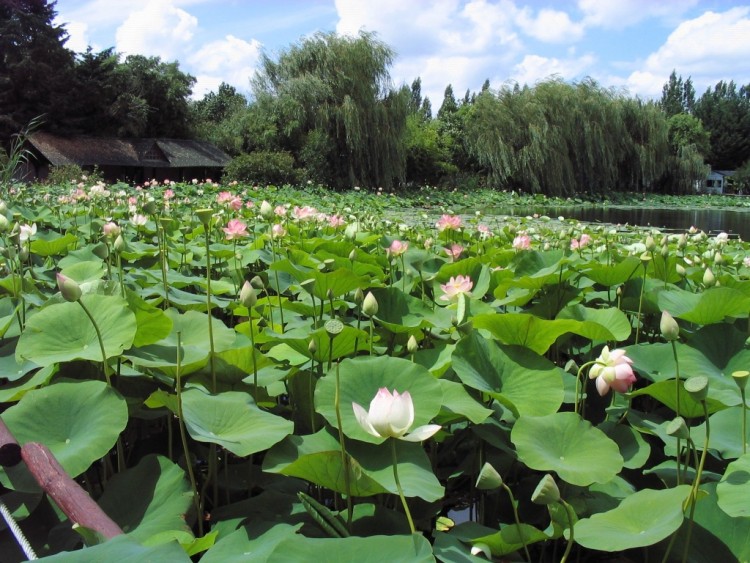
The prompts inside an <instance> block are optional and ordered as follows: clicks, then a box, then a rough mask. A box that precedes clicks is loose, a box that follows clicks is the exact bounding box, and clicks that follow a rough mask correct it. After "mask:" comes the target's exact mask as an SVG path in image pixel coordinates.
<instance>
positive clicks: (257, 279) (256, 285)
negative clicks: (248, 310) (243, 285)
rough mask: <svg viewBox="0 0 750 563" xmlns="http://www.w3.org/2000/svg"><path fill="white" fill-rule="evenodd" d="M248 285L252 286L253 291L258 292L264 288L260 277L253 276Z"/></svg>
mask: <svg viewBox="0 0 750 563" xmlns="http://www.w3.org/2000/svg"><path fill="white" fill-rule="evenodd" d="M250 285H252V286H253V289H257V290H258V291H262V290H263V288H265V284H264V283H263V278H261V277H260V276H253V279H251V280H250Z"/></svg>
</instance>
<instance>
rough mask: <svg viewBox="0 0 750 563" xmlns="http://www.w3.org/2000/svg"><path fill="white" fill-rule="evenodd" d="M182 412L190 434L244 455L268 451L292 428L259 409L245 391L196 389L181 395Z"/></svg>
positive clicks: (197, 438)
mask: <svg viewBox="0 0 750 563" xmlns="http://www.w3.org/2000/svg"><path fill="white" fill-rule="evenodd" d="M182 414H183V416H184V419H185V426H186V427H187V430H188V432H189V433H190V436H191V437H192V438H193V439H194V440H198V441H199V442H209V443H213V444H218V445H220V446H222V447H224V448H226V449H227V450H229V451H230V452H232V453H233V454H235V455H238V456H241V457H244V456H247V455H250V454H252V453H255V452H260V451H263V450H267V449H268V448H270V447H271V446H273V445H274V444H275V443H277V442H279V441H281V440H282V439H284V437H285V436H287V435H288V434H291V433H292V432H293V431H294V424H293V423H292V422H291V421H289V420H286V419H284V418H281V417H280V416H276V415H274V414H271V413H268V412H266V411H262V410H260V409H259V408H258V407H257V406H256V405H255V402H254V401H253V399H252V397H251V396H250V395H248V394H247V393H241V392H237V391H226V392H224V393H221V394H219V395H209V394H208V393H204V392H203V391H201V390H199V389H188V390H187V391H185V392H184V393H183V394H182Z"/></svg>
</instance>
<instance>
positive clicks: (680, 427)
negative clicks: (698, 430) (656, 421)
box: [666, 416, 690, 440]
mask: <svg viewBox="0 0 750 563" xmlns="http://www.w3.org/2000/svg"><path fill="white" fill-rule="evenodd" d="M666 431H667V434H669V435H670V436H673V437H674V438H679V439H680V440H687V439H688V438H690V430H688V427H687V424H686V423H685V419H684V418H682V417H681V416H678V417H677V418H675V419H674V420H673V421H672V422H670V423H669V424H667V428H666Z"/></svg>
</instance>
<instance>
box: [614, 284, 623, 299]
mask: <svg viewBox="0 0 750 563" xmlns="http://www.w3.org/2000/svg"><path fill="white" fill-rule="evenodd" d="M615 293H616V294H617V297H622V286H621V285H618V286H617V289H616V290H615Z"/></svg>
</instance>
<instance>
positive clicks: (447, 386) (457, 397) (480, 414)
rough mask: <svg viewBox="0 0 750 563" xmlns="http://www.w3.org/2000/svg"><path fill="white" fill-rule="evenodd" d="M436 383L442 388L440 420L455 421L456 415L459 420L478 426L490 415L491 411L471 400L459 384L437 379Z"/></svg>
mask: <svg viewBox="0 0 750 563" xmlns="http://www.w3.org/2000/svg"><path fill="white" fill-rule="evenodd" d="M438 382H439V383H440V386H441V387H442V388H443V409H442V411H441V412H440V416H441V418H443V417H446V418H448V419H449V420H455V419H456V416H457V415H458V417H459V418H467V419H469V420H470V421H471V422H473V423H474V424H480V423H481V422H484V420H485V419H486V418H487V417H488V416H490V415H491V414H492V412H493V411H491V410H490V409H487V408H484V407H483V406H482V404H481V403H479V402H478V401H477V400H476V399H474V398H472V396H471V395H469V393H467V391H466V388H465V387H464V386H463V385H461V384H460V383H457V382H455V381H448V380H447V379H438Z"/></svg>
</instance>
